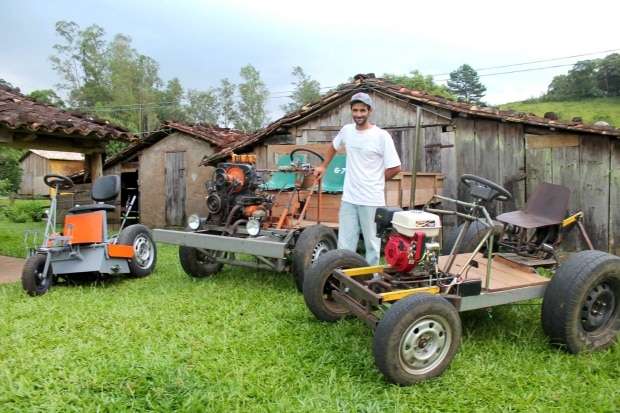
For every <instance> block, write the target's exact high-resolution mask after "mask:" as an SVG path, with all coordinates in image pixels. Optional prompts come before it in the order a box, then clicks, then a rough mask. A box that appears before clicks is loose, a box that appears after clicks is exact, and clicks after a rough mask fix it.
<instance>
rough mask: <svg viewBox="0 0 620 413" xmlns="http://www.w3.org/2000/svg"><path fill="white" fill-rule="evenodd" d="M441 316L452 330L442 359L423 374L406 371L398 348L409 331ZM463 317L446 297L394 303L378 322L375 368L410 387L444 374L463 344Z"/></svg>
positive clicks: (421, 297)
mask: <svg viewBox="0 0 620 413" xmlns="http://www.w3.org/2000/svg"><path fill="white" fill-rule="evenodd" d="M433 314H435V315H440V316H442V317H443V318H444V319H445V320H446V321H447V323H448V325H449V326H450V328H451V329H452V341H451V343H450V347H449V349H448V351H447V353H446V355H445V356H444V358H443V360H442V361H441V362H440V363H439V364H438V365H437V366H436V367H435V368H433V369H432V370H430V371H428V372H426V373H424V374H419V375H416V374H412V373H410V372H408V371H406V370H405V369H404V368H403V367H402V366H401V365H400V361H399V346H400V340H401V337H402V335H403V334H404V333H405V332H406V331H407V328H408V327H409V326H410V325H411V324H412V323H414V322H415V321H416V320H418V319H420V318H421V317H425V316H428V315H433ZM461 335H462V327H461V318H460V316H459V313H458V311H457V310H456V308H455V307H454V306H453V305H452V304H450V302H448V300H446V299H445V298H443V297H441V296H438V295H431V294H426V293H421V294H415V295H412V296H409V297H407V298H405V299H402V300H400V301H398V302H396V304H394V305H393V306H392V307H390V309H389V310H388V311H387V312H386V314H385V316H384V317H383V318H382V319H381V321H379V324H378V325H377V329H376V330H375V336H374V338H373V355H374V358H375V365H376V366H377V368H378V369H379V371H381V373H383V375H384V376H385V378H386V379H387V380H388V381H390V382H391V383H395V384H399V385H401V386H408V385H411V384H415V383H418V382H420V381H423V380H428V379H431V378H433V377H437V376H439V375H441V374H442V373H443V372H444V371H445V370H446V369H447V368H448V366H449V365H450V363H451V362H452V359H453V358H454V356H455V355H456V353H457V352H458V349H459V346H460V343H461Z"/></svg>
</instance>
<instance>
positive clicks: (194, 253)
mask: <svg viewBox="0 0 620 413" xmlns="http://www.w3.org/2000/svg"><path fill="white" fill-rule="evenodd" d="M199 254H200V251H198V249H196V248H192V247H185V246H181V247H179V261H180V262H181V267H182V268H183V271H185V273H186V274H187V275H189V276H190V277H194V278H205V277H208V276H210V275H213V274H217V273H218V272H220V271H221V270H222V267H224V264H222V263H219V262H213V263H208V264H204V263H202V262H200V260H199Z"/></svg>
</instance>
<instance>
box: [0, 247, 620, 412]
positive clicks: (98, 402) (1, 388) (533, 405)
mask: <svg viewBox="0 0 620 413" xmlns="http://www.w3.org/2000/svg"><path fill="white" fill-rule="evenodd" d="M0 308H2V310H3V311H2V317H0V406H2V407H1V408H0V410H1V411H2V412H24V411H63V412H65V411H80V412H81V411H110V412H118V411H127V410H137V411H166V412H169V411H173V410H179V411H216V412H230V411H245V412H253V411H274V412H276V411H295V412H298V411H299V412H313V413H314V412H384V411H387V412H412V411H432V410H441V411H466V412H469V411H493V412H495V411H525V410H527V411H544V412H547V411H561V412H564V411H570V412H573V411H618V410H619V409H620V392H619V391H618V387H619V385H620V346H618V345H616V346H615V347H614V348H612V349H610V350H608V351H606V352H600V353H595V354H585V355H580V356H572V355H569V354H566V353H565V352H563V351H559V350H556V349H553V348H551V347H549V346H548V345H547V342H546V340H545V337H544V336H543V334H542V330H541V327H540V321H539V313H540V306H539V305H536V304H535V305H515V306H505V307H500V308H496V309H494V310H493V311H492V312H490V313H489V312H486V311H475V312H471V313H465V314H463V324H464V334H463V341H462V345H461V349H460V352H459V353H458V355H457V356H456V358H455V360H454V362H453V363H452V366H451V367H450V368H449V369H448V370H447V371H446V372H445V374H444V375H443V376H442V377H440V378H438V379H436V380H433V381H429V382H426V383H423V384H419V385H416V386H413V387H407V388H402V387H397V386H394V385H390V384H387V383H386V382H385V381H384V379H383V378H382V376H381V375H380V374H379V372H378V371H377V370H376V369H375V367H374V365H373V358H372V352H371V343H372V333H371V331H370V330H369V329H368V328H367V327H366V326H365V325H364V324H363V323H362V322H360V321H358V320H356V319H351V320H344V321H341V322H339V323H336V324H326V323H321V322H318V321H316V320H315V319H314V318H313V316H312V315H311V314H310V312H309V311H308V310H307V309H306V307H305V305H304V301H303V297H302V296H301V295H300V294H298V293H297V292H296V290H295V287H294V285H293V281H292V279H291V277H290V276H286V275H283V274H276V273H271V272H266V271H253V270H247V269H243V270H241V269H238V268H230V267H225V269H224V271H223V272H222V273H220V274H218V275H217V276H215V277H213V278H210V279H204V280H193V279H191V278H190V277H188V276H187V275H185V274H184V273H183V271H182V269H181V267H180V265H179V262H178V259H177V255H176V248H174V247H171V246H160V250H159V262H158V266H157V270H156V271H155V273H154V274H152V275H151V276H150V277H147V278H144V279H123V278H118V279H116V280H114V281H111V282H106V283H105V284H86V285H80V286H55V287H54V288H53V289H52V290H51V291H50V292H49V293H48V294H47V295H44V296H42V297H38V298H31V297H28V296H27V295H26V294H24V292H23V291H22V289H21V286H20V285H19V284H18V283H16V284H9V285H2V286H0Z"/></svg>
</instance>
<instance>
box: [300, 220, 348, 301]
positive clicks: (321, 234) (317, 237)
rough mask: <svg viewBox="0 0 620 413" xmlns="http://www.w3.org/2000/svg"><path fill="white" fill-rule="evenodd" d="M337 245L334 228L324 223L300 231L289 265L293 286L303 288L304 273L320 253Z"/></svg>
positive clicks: (333, 248) (301, 289)
mask: <svg viewBox="0 0 620 413" xmlns="http://www.w3.org/2000/svg"><path fill="white" fill-rule="evenodd" d="M337 246H338V238H337V237H336V234H335V233H334V230H333V229H331V228H329V227H326V226H325V225H320V224H317V225H312V226H310V227H308V228H306V229H304V230H303V231H302V232H301V234H300V235H299V238H298V239H297V242H296V243H295V248H294V249H293V258H292V265H291V267H292V272H293V278H294V279H295V286H296V287H297V290H299V292H302V291H303V288H304V276H305V273H306V272H307V271H308V270H309V269H310V267H312V266H313V265H314V264H315V263H316V261H317V260H318V258H319V257H320V256H321V255H323V254H324V253H326V252H327V251H331V250H335V249H336V247H337Z"/></svg>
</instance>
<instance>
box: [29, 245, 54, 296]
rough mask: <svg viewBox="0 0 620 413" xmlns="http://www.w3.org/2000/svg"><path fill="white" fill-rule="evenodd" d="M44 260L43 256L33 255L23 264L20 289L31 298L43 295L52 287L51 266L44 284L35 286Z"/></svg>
mask: <svg viewBox="0 0 620 413" xmlns="http://www.w3.org/2000/svg"><path fill="white" fill-rule="evenodd" d="M45 259H46V256H45V255H44V254H35V255H32V256H30V257H28V259H27V260H26V262H25V263H24V268H23V269H22V287H23V288H24V290H25V291H26V292H27V293H28V295H30V296H32V297H35V296H37V295H43V294H45V293H46V292H47V290H49V289H50V287H51V286H52V281H53V275H52V268H51V266H50V268H49V269H48V271H47V277H45V280H44V282H42V283H40V284H39V285H37V280H38V274H39V272H42V271H43V268H44V267H45Z"/></svg>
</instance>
